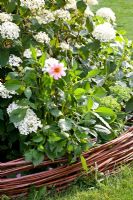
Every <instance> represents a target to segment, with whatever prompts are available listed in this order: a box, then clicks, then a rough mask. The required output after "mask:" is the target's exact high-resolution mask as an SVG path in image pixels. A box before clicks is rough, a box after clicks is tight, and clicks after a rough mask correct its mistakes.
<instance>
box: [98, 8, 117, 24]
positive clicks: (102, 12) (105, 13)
mask: <svg viewBox="0 0 133 200" xmlns="http://www.w3.org/2000/svg"><path fill="white" fill-rule="evenodd" d="M96 15H97V16H100V17H103V18H105V19H107V20H109V21H110V20H112V21H113V22H114V21H115V20H116V16H115V13H114V12H113V11H112V9H111V8H100V9H99V10H97V12H96Z"/></svg>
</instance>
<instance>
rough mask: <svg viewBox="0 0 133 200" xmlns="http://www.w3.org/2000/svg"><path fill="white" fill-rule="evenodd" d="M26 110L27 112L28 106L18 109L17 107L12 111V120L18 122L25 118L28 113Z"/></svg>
mask: <svg viewBox="0 0 133 200" xmlns="http://www.w3.org/2000/svg"><path fill="white" fill-rule="evenodd" d="M26 112H27V108H25V109H24V108H18V109H15V110H13V111H12V112H11V113H10V121H11V122H12V123H17V122H20V121H22V120H23V119H24V117H25V115H26Z"/></svg>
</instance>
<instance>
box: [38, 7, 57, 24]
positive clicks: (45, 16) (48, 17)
mask: <svg viewBox="0 0 133 200" xmlns="http://www.w3.org/2000/svg"><path fill="white" fill-rule="evenodd" d="M35 18H36V20H37V21H38V23H39V24H48V23H50V22H53V21H55V16H54V13H53V12H52V11H50V10H46V9H44V10H43V11H42V12H41V13H39V15H38V16H35Z"/></svg>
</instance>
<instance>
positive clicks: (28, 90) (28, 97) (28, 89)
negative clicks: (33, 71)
mask: <svg viewBox="0 0 133 200" xmlns="http://www.w3.org/2000/svg"><path fill="white" fill-rule="evenodd" d="M24 94H25V96H26V97H27V99H30V97H31V96H32V91H31V89H30V88H29V87H27V88H26V90H25V91H24Z"/></svg>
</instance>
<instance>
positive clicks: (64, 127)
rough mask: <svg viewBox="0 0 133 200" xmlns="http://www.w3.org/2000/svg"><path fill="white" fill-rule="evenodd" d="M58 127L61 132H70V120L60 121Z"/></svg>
mask: <svg viewBox="0 0 133 200" xmlns="http://www.w3.org/2000/svg"><path fill="white" fill-rule="evenodd" d="M58 125H59V127H60V128H61V130H62V131H70V130H71V129H72V121H71V120H70V119H60V120H59V123H58Z"/></svg>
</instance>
